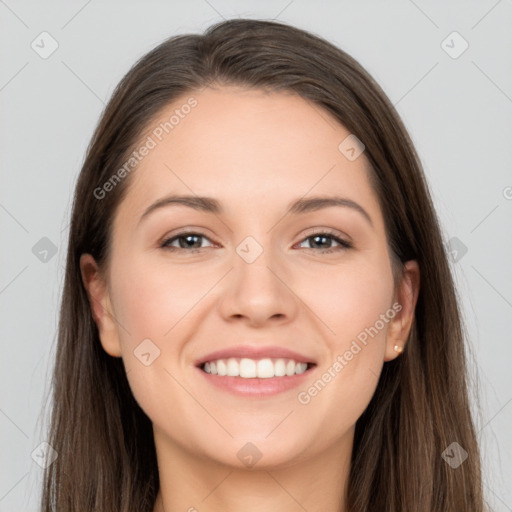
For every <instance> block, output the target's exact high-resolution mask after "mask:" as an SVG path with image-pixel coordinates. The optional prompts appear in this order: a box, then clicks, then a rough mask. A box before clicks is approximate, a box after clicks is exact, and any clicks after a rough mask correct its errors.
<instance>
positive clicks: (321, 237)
mask: <svg viewBox="0 0 512 512" xmlns="http://www.w3.org/2000/svg"><path fill="white" fill-rule="evenodd" d="M318 239H321V240H324V243H325V240H326V239H327V237H326V236H324V235H316V236H314V237H313V240H314V241H315V244H317V240H318Z"/></svg>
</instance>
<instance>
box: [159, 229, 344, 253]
mask: <svg viewBox="0 0 512 512" xmlns="http://www.w3.org/2000/svg"><path fill="white" fill-rule="evenodd" d="M190 235H193V236H197V237H201V238H206V239H207V240H210V239H209V238H208V237H207V236H206V235H203V234H201V233H196V232H193V231H183V232H182V233H178V234H177V235H174V236H172V237H171V238H167V239H165V240H163V241H162V243H161V245H160V247H161V248H162V249H166V250H168V251H177V250H182V251H186V252H192V253H195V252H199V251H201V250H202V249H206V247H197V248H193V249H185V248H182V247H171V246H169V245H167V244H169V243H171V242H173V241H175V240H178V239H179V238H182V237H186V236H190ZM316 236H325V237H327V238H331V239H332V240H334V241H335V242H337V243H338V244H340V246H339V247H331V248H329V249H320V250H317V252H320V254H330V253H333V252H336V251H343V250H347V249H352V248H353V245H352V243H350V242H347V241H346V240H343V239H342V238H339V236H337V234H336V233H334V232H332V231H329V230H324V231H319V232H315V233H313V234H311V235H308V236H307V237H305V238H303V239H302V240H301V242H300V243H303V242H304V241H306V240H308V239H309V238H314V237H316ZM210 242H211V240H210ZM306 249H308V248H307V247H306ZM309 250H311V251H315V249H314V248H309Z"/></svg>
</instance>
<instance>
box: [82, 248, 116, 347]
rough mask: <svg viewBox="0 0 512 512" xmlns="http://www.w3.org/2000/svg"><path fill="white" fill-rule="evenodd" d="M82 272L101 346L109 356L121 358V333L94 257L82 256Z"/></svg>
mask: <svg viewBox="0 0 512 512" xmlns="http://www.w3.org/2000/svg"><path fill="white" fill-rule="evenodd" d="M80 272H81V275H82V281H83V283H84V286H85V289H86V290H87V296H88V298H89V304H90V307H91V313H92V316H93V319H94V322H95V323H96V325H97V327H98V332H99V336H100V341H101V345H102V346H103V349H104V350H105V352H107V354H109V355H111V356H113V357H121V344H120V341H119V333H118V329H117V324H116V321H115V319H114V315H113V312H112V305H111V302H110V297H109V293H108V289H107V285H106V283H105V280H104V278H103V276H102V275H101V273H100V271H99V268H98V265H97V263H96V261H95V260H94V258H93V257H92V255H90V254H82V255H81V256H80Z"/></svg>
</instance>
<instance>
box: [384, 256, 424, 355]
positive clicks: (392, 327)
mask: <svg viewBox="0 0 512 512" xmlns="http://www.w3.org/2000/svg"><path fill="white" fill-rule="evenodd" d="M419 290H420V268H419V265H418V262H417V261H416V260H410V261H408V262H406V263H405V264H404V268H403V272H402V277H401V281H400V283H399V286H398V289H397V293H396V304H397V307H396V308H394V309H395V311H397V314H396V315H395V317H394V318H393V319H392V320H391V322H390V324H389V326H388V331H387V336H386V350H385V354H384V361H391V360H392V359H395V357H398V356H399V355H400V354H401V353H402V352H403V351H404V350H405V345H406V343H407V339H408V337H409V334H410V332H411V328H412V325H413V322H414V312H415V309H416V303H417V301H418V295H419ZM398 305H399V307H398Z"/></svg>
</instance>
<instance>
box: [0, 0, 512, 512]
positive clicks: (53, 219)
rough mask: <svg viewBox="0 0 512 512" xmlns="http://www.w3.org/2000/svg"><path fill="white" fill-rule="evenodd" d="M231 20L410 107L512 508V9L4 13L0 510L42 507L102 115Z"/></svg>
mask: <svg viewBox="0 0 512 512" xmlns="http://www.w3.org/2000/svg"><path fill="white" fill-rule="evenodd" d="M233 17H250V18H264V19H272V18H273V19H277V20H280V21H285V22H289V23H292V24H295V25H297V26H299V27H302V28H305V29H307V30H310V31H313V32H315V33H317V34H319V35H322V36H324V37H326V38H327V39H329V40H330V41H332V42H333V43H335V44H336V45H338V46H340V47H341V48H343V49H344V50H346V51H347V52H348V53H350V54H351V55H352V56H354V57H355V58H356V59H358V60H359V61H360V62H361V64H362V65H363V66H365V67H366V69H368V71H369V72H370V73H371V74H372V75H373V76H374V77H375V78H376V79H377V81H378V82H379V83H380V84H381V85H382V87H383V89H384V90H385V91H386V93H387V94H388V95H389V97H390V98H391V100H392V102H393V103H394V104H395V105H396V106H397V108H398V111H399V112H400V114H401V116H402V117H403V119H404V121H405V124H406V126H407V128H408V129H409V131H410V133H411V136H412V138H413V141H414V142H415V144H416V147H417V149H418V151H419V154H420V157H421V158H422V161H423V164H424V167H425V171H426V173H427V176H428V180H429V182H430V185H431V188H432V192H433V195H434V199H435V203H436V207H437V209H438V212H439V215H440V218H441V221H442V224H443V230H444V235H445V239H446V242H447V243H449V244H450V246H451V248H452V249H453V262H452V263H453V268H454V271H455V274H456V278H457V283H458V287H459V293H460V295H461V298H462V301H463V307H464V311H465V316H466V322H467V326H468V330H469V333H470V336H471V339H472V346H473V349H474V355H475V365H476V366H475V373H477V376H478V380H479V382H480V395H481V400H482V415H481V418H479V419H478V420H477V421H478V429H479V439H480V441H481V446H482V448H483V451H484V469H485V490H486V493H487V497H488V499H489V501H490V503H491V504H492V506H493V510H497V511H510V510H512V490H511V488H510V486H509V485H505V484H510V483H511V474H512V463H511V455H512V436H510V432H511V426H512V404H511V400H512V385H511V384H512V371H511V363H512V357H511V354H512V340H511V336H510V333H511V323H512V286H511V284H512V270H511V262H512V258H511V256H512V239H511V233H512V230H511V224H512V173H511V164H512V31H511V30H510V29H511V27H512V2H511V1H510V0H500V1H496V0H485V1H483V0H482V1H460V2H458V1H453V0H452V1H449V2H447V1H436V2H432V1H430V2H427V1H425V0H415V1H412V0H395V1H387V2H378V1H359V2H357V1H338V2H335V1H328V2H327V1H326V2H322V3H320V2H312V1H310V2H307V1H305V0H291V1H290V0H280V1H273V2H270V1H256V0H253V1H238V2H237V1H235V0H191V1H188V2H170V1H167V2H164V1H160V2H157V1H145V2H142V1H137V2H135V1H101V2H100V1H99V0H89V1H84V0H80V1H60V2H55V1H54V2H49V1H46V2H37V1H25V2H21V1H15V0H5V1H4V0H0V23H1V25H0V27H1V28H0V41H1V47H0V55H1V65H0V102H1V124H0V129H1V138H0V144H1V148H0V159H1V171H2V173H1V188H0V222H1V237H2V240H1V243H2V246H1V247H2V251H1V256H0V257H1V262H0V307H1V310H2V322H1V324H0V325H1V327H0V328H1V338H0V343H1V377H0V378H1V388H0V389H1V397H0V399H1V401H0V431H1V445H0V448H1V454H0V460H1V464H0V511H1V512H20V511H35V510H37V508H38V502H39V497H40V488H39V487H40V481H41V475H42V471H43V470H42V468H41V467H40V466H39V465H38V461H40V460H41V453H42V450H44V449H45V448H44V446H45V445H42V446H41V443H43V442H44V441H45V437H44V433H43V432H44V431H42V428H43V420H41V419H40V413H41V409H42V404H43V401H44V399H45V398H46V396H47V394H48V392H49V385H50V375H51V374H50V370H51V363H52V361H53V356H54V352H55V340H56V338H55V334H56V328H57V314H58V305H59V297H60V291H61V286H62V281H63V268H64V263H65V251H66V244H67V231H66V228H67V225H68V219H69V213H70V204H71V203H70V201H71V194H72V191H73V187H74V183H75V179H76V176H77V173H78V171H79V169H80V166H81V163H82V161H83V157H84V152H85V149H86V145H87V144H88V142H89V139H90V137H91V135H92V132H93V129H94V127H95V125H96V123H97V121H98V118H99V116H100V113H101V111H102V109H103V107H104V104H105V103H106V101H107V100H108V98H109V97H110V95H111V93H112V91H113V88H114V87H115V85H116V84H117V82H118V81H119V80H120V79H121V77H122V76H123V75H124V74H125V73H126V71H127V70H128V69H129V67H130V66H131V65H132V64H133V63H134V62H135V60H136V59H137V58H139V57H140V56H142V55H143V54H144V53H146V52H147V51H148V50H150V49H151V48H153V47H154V46H155V45H157V44H158V43H159V42H161V41H162V40H163V39H164V38H167V37H169V36H171V35H175V34H178V33H187V32H198V31H203V30H204V29H205V28H206V27H207V26H209V25H210V24H212V23H214V22H217V21H220V20H221V19H222V18H233ZM45 32H46V33H45ZM454 32H455V33H454ZM42 33H43V34H42ZM57 45H58V46H57ZM91 449H94V448H93V447H91ZM440 456H441V454H440ZM469 456H471V454H469ZM77 463H78V464H79V463H80V461H77ZM507 487H508V488H507Z"/></svg>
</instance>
